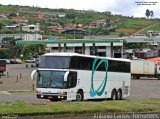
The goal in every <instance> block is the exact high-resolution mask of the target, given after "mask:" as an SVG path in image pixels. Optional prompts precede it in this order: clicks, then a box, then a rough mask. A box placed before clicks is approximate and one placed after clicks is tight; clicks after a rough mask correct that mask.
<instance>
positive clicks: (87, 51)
mask: <svg viewBox="0 0 160 119" xmlns="http://www.w3.org/2000/svg"><path fill="white" fill-rule="evenodd" d="M85 54H86V55H90V46H86V47H85Z"/></svg>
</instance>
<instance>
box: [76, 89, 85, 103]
mask: <svg viewBox="0 0 160 119" xmlns="http://www.w3.org/2000/svg"><path fill="white" fill-rule="evenodd" d="M76 100H77V101H82V100H83V91H81V90H79V91H78V92H77V94H76Z"/></svg>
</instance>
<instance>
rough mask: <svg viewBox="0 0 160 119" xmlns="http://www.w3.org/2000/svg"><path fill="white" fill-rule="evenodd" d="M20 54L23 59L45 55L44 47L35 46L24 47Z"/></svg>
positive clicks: (40, 45)
mask: <svg viewBox="0 0 160 119" xmlns="http://www.w3.org/2000/svg"><path fill="white" fill-rule="evenodd" d="M22 53H23V54H24V57H25V58H31V57H37V56H38V55H42V54H43V53H45V45H42V44H36V45H26V46H24V47H23V51H22Z"/></svg>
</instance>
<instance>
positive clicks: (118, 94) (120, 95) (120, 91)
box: [117, 89, 122, 100]
mask: <svg viewBox="0 0 160 119" xmlns="http://www.w3.org/2000/svg"><path fill="white" fill-rule="evenodd" d="M117 100H122V90H121V89H119V90H118V92H117Z"/></svg>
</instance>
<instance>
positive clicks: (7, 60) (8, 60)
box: [0, 59, 11, 64]
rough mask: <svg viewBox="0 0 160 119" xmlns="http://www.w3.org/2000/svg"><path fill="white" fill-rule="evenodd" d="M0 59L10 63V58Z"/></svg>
mask: <svg viewBox="0 0 160 119" xmlns="http://www.w3.org/2000/svg"><path fill="white" fill-rule="evenodd" d="M0 60H6V64H10V63H11V61H10V59H0Z"/></svg>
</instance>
